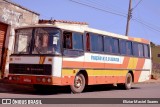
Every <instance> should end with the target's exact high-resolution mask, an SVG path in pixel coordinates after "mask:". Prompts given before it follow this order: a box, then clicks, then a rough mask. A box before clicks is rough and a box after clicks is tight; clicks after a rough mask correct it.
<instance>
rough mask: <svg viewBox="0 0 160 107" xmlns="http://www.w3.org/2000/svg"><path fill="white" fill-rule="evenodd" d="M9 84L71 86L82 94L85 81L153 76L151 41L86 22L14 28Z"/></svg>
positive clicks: (127, 82) (123, 81) (126, 81)
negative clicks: (96, 27) (110, 30)
mask: <svg viewBox="0 0 160 107" xmlns="http://www.w3.org/2000/svg"><path fill="white" fill-rule="evenodd" d="M14 47H15V48H14V52H13V54H12V55H11V56H10V63H9V76H8V79H9V82H11V83H16V84H32V85H34V87H35V88H36V89H40V88H41V86H42V85H59V86H66V85H69V86H70V87H71V90H72V92H73V93H80V92H82V91H83V90H84V88H85V86H86V85H95V84H117V85H118V86H123V87H124V88H125V89H130V88H131V84H132V83H135V82H143V81H146V80H149V79H150V76H151V51H150V42H149V41H148V40H145V39H141V38H133V37H128V36H123V35H119V34H114V33H109V32H106V31H101V30H97V29H93V28H89V27H88V25H87V24H86V23H80V22H67V21H57V20H54V21H47V20H41V23H40V24H38V25H33V26H26V27H21V28H17V29H16V30H15V45H14Z"/></svg>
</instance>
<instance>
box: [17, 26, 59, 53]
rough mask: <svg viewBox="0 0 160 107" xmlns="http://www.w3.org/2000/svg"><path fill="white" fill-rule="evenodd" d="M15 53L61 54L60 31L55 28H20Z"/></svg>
mask: <svg viewBox="0 0 160 107" xmlns="http://www.w3.org/2000/svg"><path fill="white" fill-rule="evenodd" d="M14 54H60V31H59V30H58V29H54V28H28V29H19V30H17V31H16V42H15V50H14Z"/></svg>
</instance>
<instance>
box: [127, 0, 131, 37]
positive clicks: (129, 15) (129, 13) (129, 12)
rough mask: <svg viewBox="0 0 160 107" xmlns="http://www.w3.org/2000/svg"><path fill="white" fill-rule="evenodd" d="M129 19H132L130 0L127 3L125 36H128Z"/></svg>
mask: <svg viewBox="0 0 160 107" xmlns="http://www.w3.org/2000/svg"><path fill="white" fill-rule="evenodd" d="M131 17H132V0H130V1H129V8H128V17H127V25H126V36H128V32H129V24H130V19H131Z"/></svg>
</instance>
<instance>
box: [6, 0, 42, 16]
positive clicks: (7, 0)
mask: <svg viewBox="0 0 160 107" xmlns="http://www.w3.org/2000/svg"><path fill="white" fill-rule="evenodd" d="M3 1H5V2H7V3H9V4H12V5H15V6H17V7H20V8H22V9H24V10H27V11H29V12H32V13H34V14H36V15H38V16H39V15H40V14H39V13H37V12H34V11H32V10H29V9H27V8H25V7H23V6H21V5H19V4H17V3H15V2H13V1H11V0H3Z"/></svg>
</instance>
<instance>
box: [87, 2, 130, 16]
mask: <svg viewBox="0 0 160 107" xmlns="http://www.w3.org/2000/svg"><path fill="white" fill-rule="evenodd" d="M88 1H89V2H91V3H93V4H96V5H98V6H101V7H105V8H106V6H105V5H104V3H103V4H102V3H101V2H99V1H95V0H88ZM106 9H109V10H111V11H115V12H118V13H121V14H124V15H127V14H126V13H123V12H121V11H118V10H115V9H113V8H111V7H107V8H106Z"/></svg>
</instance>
